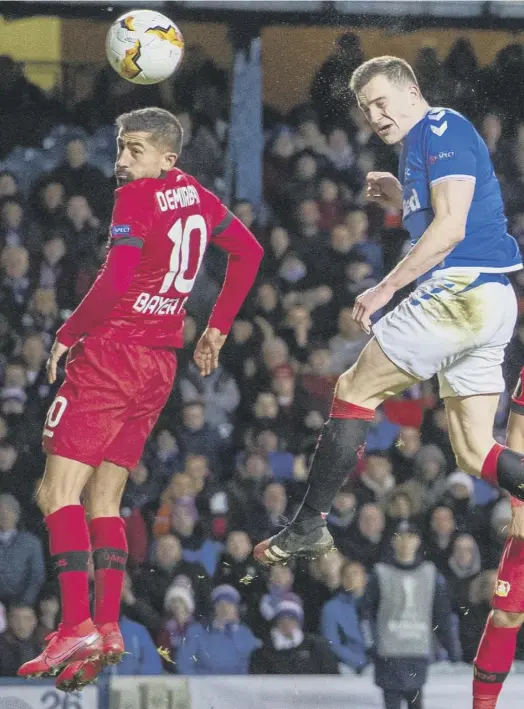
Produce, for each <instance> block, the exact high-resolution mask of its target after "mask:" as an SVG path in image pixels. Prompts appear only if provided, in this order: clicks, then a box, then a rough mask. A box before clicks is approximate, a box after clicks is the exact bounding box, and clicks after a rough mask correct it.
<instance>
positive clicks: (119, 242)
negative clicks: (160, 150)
mask: <svg viewBox="0 0 524 709" xmlns="http://www.w3.org/2000/svg"><path fill="white" fill-rule="evenodd" d="M148 183H149V181H148V180H136V181H134V182H130V183H129V184H127V185H124V186H123V187H119V188H118V189H117V190H116V191H115V204H114V207H113V215H112V217H111V227H110V231H109V246H110V247H113V246H135V247H137V248H139V249H140V248H142V246H143V245H144V241H145V239H146V238H147V234H148V231H149V227H150V223H151V216H152V214H153V206H154V205H153V193H152V191H151V189H150V188H149V184H148Z"/></svg>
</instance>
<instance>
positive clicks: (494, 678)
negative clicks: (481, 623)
mask: <svg viewBox="0 0 524 709" xmlns="http://www.w3.org/2000/svg"><path fill="white" fill-rule="evenodd" d="M518 630H519V629H518V628H499V627H497V626H496V625H495V624H494V623H493V618H492V616H490V617H489V618H488V622H487V623H486V627H485V628H484V633H483V635H482V639H481V641H480V645H479V649H478V651H477V656H476V657H475V661H474V665H473V709H495V707H496V705H497V699H498V696H499V694H500V691H501V689H502V684H503V682H504V680H505V679H506V677H507V676H508V673H509V671H510V669H511V665H512V663H513V658H514V656H515V648H516V645H517V633H518Z"/></svg>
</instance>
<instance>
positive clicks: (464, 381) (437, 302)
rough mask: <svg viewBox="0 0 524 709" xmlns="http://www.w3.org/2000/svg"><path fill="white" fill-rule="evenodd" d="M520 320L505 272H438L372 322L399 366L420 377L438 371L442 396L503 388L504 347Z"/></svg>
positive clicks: (427, 376)
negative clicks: (392, 308)
mask: <svg viewBox="0 0 524 709" xmlns="http://www.w3.org/2000/svg"><path fill="white" fill-rule="evenodd" d="M516 320H517V299H516V297H515V292H514V290H513V287H512V286H511V284H510V282H509V280H508V278H507V277H506V276H505V275H504V274H501V273H479V272H478V271H475V272H471V271H468V272H464V271H463V272H458V271H455V272H451V273H445V275H438V276H434V277H432V278H430V279H428V280H427V281H425V282H424V283H422V284H421V285H420V286H418V287H417V288H416V289H415V290H414V291H413V293H412V294H411V295H410V296H408V297H407V298H405V299H404V300H403V301H402V302H401V303H400V304H399V305H398V306H397V307H396V308H395V309H394V310H392V311H391V312H390V313H388V314H387V315H385V316H384V317H383V318H381V320H379V321H378V322H377V323H376V325H374V327H373V334H374V335H375V337H376V338H377V341H378V343H379V345H380V346H381V348H382V350H383V351H384V353H385V354H386V355H387V356H388V358H389V359H390V360H391V361H392V362H394V363H395V364H396V365H397V367H399V368H400V369H402V370H404V371H405V372H408V373H409V374H411V375H412V376H414V377H417V378H418V379H423V380H425V379H430V378H431V377H432V376H433V375H434V374H438V379H439V386H440V396H441V397H442V398H445V397H448V396H470V395H472V394H498V393H500V392H503V391H504V390H505V383H504V378H503V376H502V361H503V359H504V350H505V349H506V345H507V344H508V342H509V340H510V339H511V337H512V335H513V330H514V327H515V322H516Z"/></svg>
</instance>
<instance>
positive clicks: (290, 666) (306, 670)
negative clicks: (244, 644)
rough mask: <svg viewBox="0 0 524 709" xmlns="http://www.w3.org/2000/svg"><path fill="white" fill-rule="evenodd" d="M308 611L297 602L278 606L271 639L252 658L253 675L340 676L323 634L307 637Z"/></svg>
mask: <svg viewBox="0 0 524 709" xmlns="http://www.w3.org/2000/svg"><path fill="white" fill-rule="evenodd" d="M303 624H304V611H303V610H302V606H301V605H300V603H298V602H297V601H296V600H293V599H284V600H282V601H281V602H280V603H279V604H278V606H277V607H276V611H275V615H274V617H273V627H272V628H271V632H270V639H269V640H268V642H267V643H266V644H265V645H264V646H263V647H262V648H260V649H259V650H256V651H255V652H254V653H253V656H252V658H251V666H250V672H251V674H267V675H320V674H328V675H334V674H338V667H337V661H336V658H335V656H334V655H333V653H332V652H331V650H330V648H329V645H328V643H327V641H326V640H324V638H322V637H320V636H319V635H313V634H304V631H303V629H302V628H303Z"/></svg>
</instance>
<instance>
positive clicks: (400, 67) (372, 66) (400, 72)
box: [349, 56, 418, 94]
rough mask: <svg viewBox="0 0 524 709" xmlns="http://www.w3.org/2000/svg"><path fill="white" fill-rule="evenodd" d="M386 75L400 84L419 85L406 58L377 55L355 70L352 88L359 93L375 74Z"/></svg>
mask: <svg viewBox="0 0 524 709" xmlns="http://www.w3.org/2000/svg"><path fill="white" fill-rule="evenodd" d="M379 75H382V76H385V77H386V79H388V81H390V82H391V83H393V84H397V85H398V86H405V85H406V84H415V85H416V86H418V81H417V77H416V76H415V72H414V71H413V69H412V68H411V66H410V65H409V64H408V63H407V61H406V60H405V59H401V58H400V57H389V56H384V57H375V58H374V59H369V60H368V61H367V62H364V64H361V65H360V66H359V67H358V68H357V69H355V71H354V72H353V76H352V77H351V81H350V83H349V85H350V88H351V90H352V91H354V92H355V93H356V94H358V93H359V92H360V91H362V89H363V88H364V86H366V84H369V82H370V81H371V79H374V78H375V76H379Z"/></svg>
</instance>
